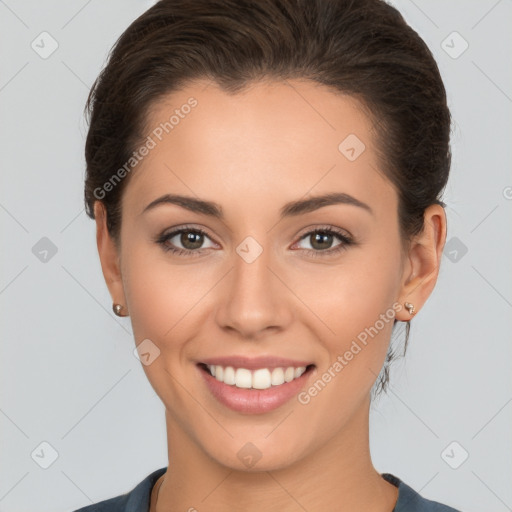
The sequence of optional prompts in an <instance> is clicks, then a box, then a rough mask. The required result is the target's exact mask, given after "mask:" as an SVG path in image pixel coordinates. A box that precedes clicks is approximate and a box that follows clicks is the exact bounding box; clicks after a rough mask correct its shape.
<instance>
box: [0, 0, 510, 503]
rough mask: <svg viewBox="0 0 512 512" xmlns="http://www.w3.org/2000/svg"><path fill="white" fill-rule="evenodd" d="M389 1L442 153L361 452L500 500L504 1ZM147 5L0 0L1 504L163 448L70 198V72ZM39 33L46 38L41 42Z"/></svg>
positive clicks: (102, 51)
mask: <svg viewBox="0 0 512 512" xmlns="http://www.w3.org/2000/svg"><path fill="white" fill-rule="evenodd" d="M393 3H394V5H396V6H397V7H398V8H399V10H400V11H401V12H402V13H403V15H404V17H405V18H406V20H407V21H408V22H409V23H410V24H411V25H412V27H413V28H414V29H415V30H417V31H418V33H419V34H420V35H421V36H422V37H423V38H424V40H425V41H426V43H427V44H428V45H429V47H430V48H431V49H432V51H433V53H434V55H435V58H436V60H437V62H438V64H439V67H440V69H441V72H442V75H443V79H444V80H445V84H446V87H447V91H448V96H449V105H450V107H451V110H452V114H453V117H454V126H453V135H452V147H453V167H452V171H451V177H450V181H449V184H448V187H447V189H446V193H445V201H446V203H447V205H448V206H447V215H448V238H447V240H448V245H447V250H446V251H445V255H444V257H443V262H442V268H441V273H440V277H439V281H438V285H437V288H436V290H435V291H434V293H433V295H432V297H431V298H430V300H429V301H428V303H427V304H426V306H425V307H424V308H423V309H422V310H421V314H420V315H419V316H417V317H415V318H414V320H413V322H412V329H411V339H410V345H409V349H408V353H407V356H406V358H405V359H404V360H400V361H399V362H397V363H395V364H394V366H393V370H392V374H391V383H392V386H391V390H390V391H389V394H388V396H384V397H383V398H382V399H381V400H380V401H379V402H377V403H376V404H375V406H374V407H373V408H372V415H371V449H372V455H373V460H374V464H375V466H376V468H377V469H378V470H379V471H381V472H391V473H394V474H396V475H397V476H399V477H400V478H402V479H403V480H404V481H405V482H406V483H408V484H409V485H410V486H412V487H413V488H414V489H416V490H417V491H418V492H420V493H421V494H422V495H424V496H425V497H428V498H431V499H436V500H438V501H441V502H444V503H447V504H450V505H452V506H455V507H457V508H460V509H461V510H463V511H469V512H471V511H472V512H476V511H481V510H485V511H487V512H489V511H496V512H502V511H503V512H504V511H506V510H512V457H511V453H512V428H511V426H512V403H511V402H512V382H511V381H512V372H511V365H512V343H511V336H510V332H511V327H512V325H511V324H512V321H511V320H512V315H511V311H512V310H511V308H512V286H511V284H512V283H511V282H512V272H511V266H510V262H511V261H512V258H511V256H512V237H511V236H510V224H511V222H510V219H511V210H512V175H511V173H510V164H511V161H512V154H511V152H512V149H511V148H512V144H511V143H510V142H511V141H510V135H511V125H512V115H511V113H512V66H511V62H510V61H511V59H510V50H511V48H512V31H511V30H510V27H511V26H512V3H511V1H510V0H501V1H496V0H479V1H476V0H473V1H468V0H457V1H454V0H451V1H444V0H443V1H441V0H437V1H426V0H425V1H420V0H415V1H411V0H400V1H398V0H396V1H395V2H393ZM150 5H152V2H150V1H142V0H139V1H137V0H129V1H127V0H123V1H121V0H115V1H113V0H109V1H99V0H89V1H85V0H73V1H70V0H66V1H64V0H53V1H49V0H47V1H45V2H36V1H35V0H33V1H28V0H24V1H15V0H6V1H0V47H1V48H2V50H3V51H2V55H1V66H0V69H1V74H0V119H1V125H0V130H1V132H0V140H1V141H2V146H3V147H2V152H1V161H2V173H1V180H2V183H1V188H0V222H1V228H2V237H3V240H2V251H1V255H0V257H1V276H0V311H1V315H2V334H3V337H2V343H1V345H0V347H1V354H0V365H1V367H0V379H1V381H0V393H1V395H0V429H1V433H2V435H1V437H0V442H1V445H0V450H1V453H0V460H1V463H0V510H1V511H5V512H7V511H9V512H11V511H29V510H30V511H33V512H35V511H41V512H42V511H50V510H51V511H53V512H55V511H67V510H74V509H75V508H78V507H79V506H84V505H87V504H90V503H92V502H97V501H100V500H102V499H106V498H109V497H112V496H115V495H118V494H121V493H124V492H127V491H128V490H131V489H132V488H133V487H134V486H135V484H136V483H138V482H139V481H140V480H142V479H143V478H144V477H145V476H146V475H148V474H149V473H150V472H152V471H154V470H155V469H157V468H160V467H164V466H166V465H167V447H166V435H165V422H164V408H163V405H162V403H161V402H160V399H159V398H158V397H157V396H156V394H155V393H154V391H153V390H152V388H151V387H150V385H149V383H148V382H147V380H146V377H145V374H144V372H143V370H142V366H141V363H140V362H139V361H138V360H137V359H136V358H135V357H134V355H133V352H132V351H133V348H134V340H133V337H132V334H131V328H130V323H129V318H126V319H120V318H117V317H115V316H114V314H113V313H112V312H111V300H110V296H109V294H108V291H107V288H106V286H105V284H104V281H103V277H102V274H101V268H100V265H99V260H98V256H97V249H96V243H95V225H94V222H93V221H92V220H90V219H89V218H88V217H87V216H86V215H85V212H84V209H83V200H82V198H83V175H84V157H83V151H84V138H85V134H86V124H85V121H84V118H83V115H82V110H83V106H84V103H85V99H86V96H87V93H88V90H89V88H90V86H91V85H92V83H93V80H94V79H95V77H96V76H97V74H98V72H99V71H100V69H101V67H102V66H103V64H104V61H105V58H106V55H107V52H108V50H109V49H110V47H111V46H112V44H113V43H114V42H115V40H116V39H117V37H118V36H119V35H120V34H121V33H122V31H123V30H124V29H125V28H126V27H127V26H128V25H129V23H130V22H131V21H132V20H133V19H135V18H136V17H137V16H138V15H139V14H141V13H142V12H143V11H144V10H146V9H147V8H148V7H150ZM43 31H46V32H48V33H49V34H50V35H51V38H53V39H54V40H55V41H56V42H57V43H58V48H57V49H56V50H55V51H54V53H52V54H51V55H49V56H47V58H42V56H41V52H43V51H49V50H50V49H51V44H52V40H51V39H50V38H49V36H40V34H41V32H43ZM454 31H456V32H458V33H459V34H460V36H461V37H459V36H457V35H453V34H452V33H453V32H454ZM42 38H46V39H44V41H43V42H41V39H42ZM443 41H444V42H443ZM464 41H467V44H468V45H469V47H468V48H467V49H466V50H465V51H464V52H463V53H461V51H462V50H463V49H464V47H465V43H464ZM33 42H34V43H33ZM32 44H34V45H38V46H36V48H37V50H38V51H37V52H36V51H35V49H33V47H32V46H31V45H32ZM43 46H44V48H43ZM38 52H39V53H38ZM459 53H461V54H460V55H459ZM44 237H46V238H47V239H49V241H51V242H49V241H48V240H46V239H43V238H44ZM41 239H43V240H41ZM55 249H56V250H57V252H56V253H55V254H54V252H55ZM45 251H47V252H45ZM454 442H455V444H452V443H454ZM41 443H48V444H41ZM466 452H467V453H468V455H469V456H468V458H467V460H465V461H463V459H464V456H465V453H466ZM52 455H53V457H55V456H56V457H57V458H56V460H54V461H53V462H52ZM462 461H463V462H462ZM42 466H48V467H47V468H46V469H44V467H42ZM455 467H456V469H455Z"/></svg>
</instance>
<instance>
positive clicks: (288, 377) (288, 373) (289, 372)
mask: <svg viewBox="0 0 512 512" xmlns="http://www.w3.org/2000/svg"><path fill="white" fill-rule="evenodd" d="M294 377H295V369H294V368H293V366H288V368H286V370H285V372H284V380H285V382H291V381H292V380H293V378H294Z"/></svg>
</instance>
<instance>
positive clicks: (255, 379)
mask: <svg viewBox="0 0 512 512" xmlns="http://www.w3.org/2000/svg"><path fill="white" fill-rule="evenodd" d="M271 385H272V382H271V375H270V370H267V368H261V370H256V371H255V372H254V373H253V374H252V387H253V388H254V389H267V388H269V387H270V386H271Z"/></svg>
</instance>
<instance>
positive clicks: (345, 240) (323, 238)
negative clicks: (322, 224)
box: [301, 229, 351, 252]
mask: <svg viewBox="0 0 512 512" xmlns="http://www.w3.org/2000/svg"><path fill="white" fill-rule="evenodd" d="M335 238H337V239H338V240H340V242H339V243H338V244H336V245H334V246H333V245H332V244H333V241H334V239H335ZM301 241H307V242H308V243H309V245H310V247H306V248H305V249H306V250H307V251H310V252H311V251H313V252H334V251H337V250H339V249H341V248H342V247H344V246H345V245H349V244H350V243H351V239H350V238H349V237H348V236H346V235H343V234H341V233H339V232H337V231H334V230H332V229H316V230H314V231H310V232H308V233H306V234H305V235H304V236H303V237H302V238H301Z"/></svg>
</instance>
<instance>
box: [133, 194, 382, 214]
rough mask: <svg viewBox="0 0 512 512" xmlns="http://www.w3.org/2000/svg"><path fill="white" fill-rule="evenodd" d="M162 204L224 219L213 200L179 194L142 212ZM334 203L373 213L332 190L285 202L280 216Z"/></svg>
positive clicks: (359, 202)
mask: <svg viewBox="0 0 512 512" xmlns="http://www.w3.org/2000/svg"><path fill="white" fill-rule="evenodd" d="M163 204H175V205H177V206H181V207H182V208H185V209H187V210H189V211H191V212H194V213H200V214H203V215H208V216H211V217H214V218H217V219H220V220H223V219H224V213H223V210H222V206H220V205H219V204H218V203H215V202H214V201H206V200H203V199H197V198H195V197H191V196H183V195H179V194H165V195H163V196H161V197H159V198H157V199H155V200H154V201H152V202H151V203H149V204H148V205H147V206H146V207H145V208H144V210H142V212H141V214H142V213H145V212H147V211H149V210H152V209H153V208H155V207H157V206H159V205H163ZM335 204H347V205H352V206H357V207H359V208H361V209H364V210H366V211H368V212H369V213H370V214H372V215H374V212H373V210H372V209H371V208H370V206H368V205H367V204H366V203H363V202H362V201H360V200H359V199H356V198H355V197H353V196H351V195H349V194H345V193H343V192H333V193H330V194H323V195H319V196H314V197H310V198H308V199H299V200H296V201H291V202H289V203H286V204H285V205H284V206H283V207H282V208H281V210H280V212H279V215H280V218H281V219H283V218H285V217H295V216H297V215H302V214H304V213H309V212H313V211H315V210H318V209H319V208H323V207H324V206H331V205H335Z"/></svg>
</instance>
